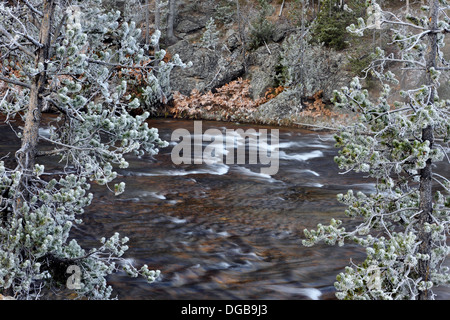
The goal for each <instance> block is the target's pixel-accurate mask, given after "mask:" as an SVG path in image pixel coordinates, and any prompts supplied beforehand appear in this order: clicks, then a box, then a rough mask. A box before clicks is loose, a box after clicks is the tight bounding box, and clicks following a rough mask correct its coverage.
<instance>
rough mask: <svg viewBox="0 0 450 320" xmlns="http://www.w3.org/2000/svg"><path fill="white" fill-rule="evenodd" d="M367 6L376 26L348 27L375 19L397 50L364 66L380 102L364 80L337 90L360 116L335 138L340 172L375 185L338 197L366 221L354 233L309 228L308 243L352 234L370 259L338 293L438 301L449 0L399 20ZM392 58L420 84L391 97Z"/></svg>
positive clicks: (433, 1) (445, 272) (341, 282)
mask: <svg viewBox="0 0 450 320" xmlns="http://www.w3.org/2000/svg"><path fill="white" fill-rule="evenodd" d="M367 4H368V12H369V19H368V21H371V22H370V24H367V25H366V23H365V21H364V20H363V19H362V18H361V19H359V21H358V25H357V26H355V25H351V26H350V27H349V28H348V30H349V31H351V32H354V33H356V34H360V35H361V34H362V33H363V31H364V30H365V29H368V28H372V27H373V25H376V26H380V27H382V26H384V25H389V27H390V28H392V30H393V32H394V34H393V43H396V44H397V45H398V46H399V49H398V51H397V53H396V54H393V53H392V54H385V52H384V51H383V50H381V49H377V52H376V55H375V56H374V60H373V62H372V64H371V66H370V68H369V70H368V71H370V72H372V73H373V74H374V75H376V76H378V78H379V79H380V81H381V84H382V87H383V90H382V92H381V94H380V96H379V97H378V99H376V100H375V99H373V97H370V96H369V94H368V91H367V90H365V89H363V88H362V86H361V83H360V79H358V78H355V79H354V80H353V81H352V82H351V83H350V86H349V87H346V88H343V89H342V91H339V92H338V91H336V92H335V95H334V102H335V104H336V105H338V106H342V107H346V108H350V109H352V110H355V111H356V110H357V112H358V116H359V121H357V122H356V123H355V124H354V125H353V126H350V127H346V128H342V130H341V132H340V133H339V134H337V135H336V137H335V138H336V142H337V146H338V147H340V148H341V150H340V152H339V153H340V154H339V156H337V157H336V159H335V160H336V162H337V164H338V165H339V167H340V168H341V169H345V170H346V171H351V170H353V171H356V172H363V173H365V174H366V175H367V176H368V177H371V178H373V179H374V181H375V182H376V191H375V192H373V193H370V194H364V193H362V192H357V193H354V192H353V191H352V190H350V191H349V192H348V193H347V194H345V195H339V196H338V199H339V200H340V201H341V202H342V203H344V204H346V205H348V209H347V210H346V215H347V216H349V217H352V218H355V219H356V218H359V219H361V221H362V222H361V223H360V224H359V225H358V226H357V227H356V228H355V229H354V230H352V231H348V230H346V229H345V228H344V227H342V222H341V221H339V220H334V219H333V220H332V221H331V224H330V225H327V226H325V225H318V228H317V230H305V235H306V238H307V239H306V240H304V245H307V246H309V245H313V244H315V243H318V242H320V241H323V242H325V243H327V244H335V243H338V244H339V245H343V244H344V242H345V241H348V240H350V241H354V242H356V243H357V244H359V245H361V246H363V247H364V248H366V253H367V258H366V259H365V261H363V262H362V263H361V264H358V265H357V264H352V265H351V266H349V267H346V269H345V272H343V273H340V274H339V275H338V276H337V282H336V283H335V286H336V289H337V290H338V292H337V297H338V298H340V299H421V300H422V299H424V300H426V299H433V298H434V294H433V288H434V287H436V286H439V285H448V284H449V283H450V274H449V269H448V268H447V267H445V266H444V265H443V261H444V259H445V258H446V257H447V255H448V254H449V253H450V250H449V247H448V246H447V235H448V233H449V222H450V216H449V210H450V197H449V192H450V181H449V180H448V179H447V178H446V177H443V176H442V175H440V174H438V173H437V172H435V171H434V165H435V163H437V162H440V161H443V160H445V161H447V163H448V162H449V157H448V155H447V154H446V153H448V150H449V149H448V147H449V145H448V141H449V139H450V119H449V115H450V101H449V100H443V99H440V98H439V96H438V94H437V89H438V87H439V85H440V78H441V73H442V72H446V71H448V70H449V69H450V68H449V63H448V62H447V60H446V59H445V57H444V54H443V52H442V51H441V49H442V47H443V46H444V37H445V35H446V33H448V32H449V22H450V20H449V18H448V16H447V15H446V14H445V12H446V10H448V9H449V8H450V5H449V2H448V1H445V0H430V1H429V5H427V6H423V7H422V8H421V9H422V11H421V12H422V13H421V15H418V16H415V17H413V16H412V15H407V16H406V19H401V17H399V16H397V15H395V14H394V13H393V12H386V11H383V10H382V9H381V8H380V6H379V5H378V4H377V3H376V1H367ZM410 13H411V10H410ZM388 64H390V65H391V66H392V64H401V65H402V66H403V67H406V68H412V69H414V70H418V71H417V72H418V74H417V79H423V82H422V84H420V85H419V86H418V87H417V88H413V89H407V88H405V89H404V90H403V91H401V95H402V99H400V101H394V102H393V101H392V100H393V99H392V97H391V90H392V87H391V84H392V83H394V84H397V83H398V81H397V80H396V78H395V74H394V73H393V72H392V71H388V68H387V65H388Z"/></svg>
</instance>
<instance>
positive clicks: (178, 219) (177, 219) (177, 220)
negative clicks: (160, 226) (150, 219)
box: [168, 217, 187, 224]
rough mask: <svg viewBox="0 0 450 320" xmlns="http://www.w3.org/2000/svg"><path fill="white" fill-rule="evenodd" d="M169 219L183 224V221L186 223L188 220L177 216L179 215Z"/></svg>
mask: <svg viewBox="0 0 450 320" xmlns="http://www.w3.org/2000/svg"><path fill="white" fill-rule="evenodd" d="M168 219H169V220H170V221H171V222H173V223H176V224H181V223H186V222H187V220H186V219H180V218H177V217H168Z"/></svg>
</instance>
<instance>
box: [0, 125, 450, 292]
mask: <svg viewBox="0 0 450 320" xmlns="http://www.w3.org/2000/svg"><path fill="white" fill-rule="evenodd" d="M149 125H150V126H152V127H156V128H158V129H159V132H160V136H161V137H162V138H163V139H164V140H166V141H169V142H170V141H171V134H172V132H174V130H176V129H178V128H185V129H187V130H188V131H189V132H194V127H193V122H192V121H183V120H179V121H177V120H173V119H154V120H150V121H149ZM202 126H203V130H207V129H209V128H216V129H219V130H220V131H221V132H223V133H225V130H226V129H237V128H242V129H244V130H246V129H247V128H250V126H247V125H239V124H230V123H220V122H207V121H203V122H202ZM251 128H254V129H255V130H257V131H258V130H259V129H261V128H266V129H268V130H269V132H271V131H270V130H272V129H279V152H280V153H279V158H280V163H279V171H278V173H277V174H275V175H272V176H269V175H267V174H261V173H260V167H258V165H250V164H224V163H221V161H216V162H215V163H212V164H209V165H206V164H191V165H185V164H181V165H175V164H174V163H173V161H172V159H171V150H172V148H173V146H174V145H175V144H176V142H171V143H170V145H169V147H167V148H164V149H161V150H160V152H159V154H158V155H156V156H154V157H148V156H144V157H142V158H141V159H138V158H135V157H130V167H129V168H128V169H126V170H121V171H119V172H120V177H119V178H118V180H120V181H124V182H125V183H126V185H127V187H126V191H125V193H123V194H122V195H120V196H118V197H116V196H114V195H112V194H111V193H110V192H108V191H107V190H106V189H105V188H104V187H101V186H96V185H94V186H93V188H92V191H93V192H94V201H93V204H92V205H91V206H90V207H88V208H87V210H86V212H85V215H84V216H83V224H82V225H80V226H79V227H77V228H76V230H74V236H75V237H76V238H77V239H79V241H80V243H82V244H83V245H84V246H85V247H90V246H96V247H97V246H98V245H99V237H101V236H106V237H107V236H110V235H112V234H113V233H114V232H119V233H120V234H121V235H122V236H128V237H129V238H130V242H129V246H130V249H129V251H128V252H127V254H126V257H127V258H128V259H131V260H133V261H134V263H135V264H136V265H137V266H139V265H142V264H144V263H145V264H147V265H148V266H149V268H151V269H159V270H161V272H162V275H161V278H160V279H159V280H158V281H157V282H155V283H153V284H148V283H146V282H145V280H144V279H141V278H129V277H127V276H125V275H123V274H120V273H119V274H116V275H114V276H111V278H110V279H109V282H110V283H111V284H112V285H113V287H114V288H115V293H116V294H118V297H119V298H120V299H334V286H333V283H334V281H335V278H336V275H337V274H338V273H339V272H342V271H343V268H344V267H345V266H346V265H349V263H350V259H352V260H353V261H354V262H356V263H357V262H360V261H361V259H363V257H364V255H363V251H362V250H361V248H359V247H357V246H354V245H352V244H348V245H345V246H343V247H338V246H333V247H331V246H326V245H318V246H314V247H311V248H307V247H304V246H302V243H301V240H302V239H303V238H304V236H303V229H305V228H309V229H311V228H315V227H316V225H317V224H318V223H324V224H326V223H328V222H329V221H330V219H331V218H337V219H343V220H345V219H344V214H343V211H344V209H345V208H344V207H343V206H342V205H340V204H339V203H338V202H337V201H336V195H337V194H338V193H344V192H346V191H347V190H348V189H350V188H351V189H354V190H362V191H370V190H373V188H374V185H373V183H371V181H369V180H367V179H364V178H363V177H362V176H360V175H356V174H346V175H342V174H339V173H338V168H337V166H336V164H335V163H334V161H333V157H334V156H335V155H336V154H337V149H335V148H334V141H333V138H332V134H331V133H317V132H311V131H306V130H300V129H292V128H274V127H259V126H253V125H252V126H251ZM0 129H1V131H0V132H2V135H1V138H0V145H1V146H0V147H1V148H2V151H6V150H8V149H10V148H12V141H13V139H12V138H11V137H8V136H6V135H5V134H3V133H4V132H7V130H6V128H5V127H2V128H0ZM203 144H208V142H203ZM3 153H4V152H2V154H3ZM345 221H347V220H345ZM348 222H349V223H350V224H351V223H354V222H352V221H348ZM347 225H348V224H347ZM444 297H446V298H448V297H449V296H448V292H447V291H444Z"/></svg>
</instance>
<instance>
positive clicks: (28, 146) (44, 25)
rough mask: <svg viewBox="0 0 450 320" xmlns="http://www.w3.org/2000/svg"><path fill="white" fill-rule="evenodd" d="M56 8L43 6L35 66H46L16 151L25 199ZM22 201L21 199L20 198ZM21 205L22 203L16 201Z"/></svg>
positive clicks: (32, 93) (33, 91) (34, 87)
mask: <svg viewBox="0 0 450 320" xmlns="http://www.w3.org/2000/svg"><path fill="white" fill-rule="evenodd" d="M54 9H55V1H54V0H45V1H44V8H43V17H42V22H41V29H40V32H39V42H40V43H41V44H42V47H41V48H39V49H38V50H37V51H36V60H35V68H36V69H38V66H39V65H42V66H44V69H43V71H41V72H39V73H38V74H36V75H35V76H34V78H33V79H32V84H31V90H30V98H29V99H30V100H29V104H28V110H27V114H26V118H25V125H24V130H23V135H22V136H23V138H22V145H21V148H20V149H19V150H18V151H17V152H16V158H17V163H18V169H19V170H20V171H21V172H22V178H21V179H22V180H21V188H22V197H23V199H25V200H27V199H28V196H29V195H28V192H27V191H26V190H27V188H26V186H27V184H28V178H29V176H30V174H31V173H32V172H33V168H34V165H35V158H36V152H37V144H38V139H39V125H40V121H41V116H42V106H43V103H42V96H41V93H42V92H43V91H44V89H45V84H46V82H47V71H46V69H47V64H48V58H49V49H50V40H51V39H50V38H51V36H50V34H51V26H52V19H53V13H54ZM19 201H20V200H19ZM16 205H18V207H20V203H16Z"/></svg>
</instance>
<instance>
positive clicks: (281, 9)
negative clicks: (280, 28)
mask: <svg viewBox="0 0 450 320" xmlns="http://www.w3.org/2000/svg"><path fill="white" fill-rule="evenodd" d="M283 7H284V0H283V3H282V4H281V7H280V13H278V16H279V17H281V13H282V12H283Z"/></svg>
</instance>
